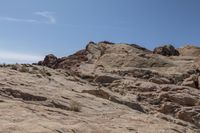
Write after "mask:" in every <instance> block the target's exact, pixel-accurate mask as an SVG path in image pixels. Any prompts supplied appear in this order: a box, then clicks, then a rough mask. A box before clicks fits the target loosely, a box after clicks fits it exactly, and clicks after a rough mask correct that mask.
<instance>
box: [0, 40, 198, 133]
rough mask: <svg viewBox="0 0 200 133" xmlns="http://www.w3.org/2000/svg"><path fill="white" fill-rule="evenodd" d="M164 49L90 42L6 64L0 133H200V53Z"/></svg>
mask: <svg viewBox="0 0 200 133" xmlns="http://www.w3.org/2000/svg"><path fill="white" fill-rule="evenodd" d="M191 47H192V48H191ZM166 49H167V51H166ZM166 49H165V48H163V47H162V48H158V49H156V50H155V51H154V52H152V51H150V50H148V49H146V48H143V47H141V46H139V45H136V44H123V43H119V44H114V43H111V42H108V41H103V42H100V43H95V42H90V43H89V44H88V45H87V46H86V48H85V49H82V50H80V51H78V52H76V53H75V54H72V55H70V56H67V57H62V58H58V57H56V56H54V55H51V54H50V55H47V56H46V57H45V58H44V61H40V62H39V63H38V64H34V65H30V64H16V65H1V67H0V77H1V78H0V133H12V132H14V133H68V132H69V133H70V132H71V133H94V132H95V133H96V132H99V133H126V132H127V133H128V132H133V133H200V63H199V54H197V53H198V52H196V51H198V50H199V49H200V48H199V47H196V46H195V47H194V46H190V47H189V46H187V47H183V48H179V49H178V51H179V53H180V55H179V54H178V52H177V50H176V49H175V48H174V47H173V46H171V45H170V46H167V47H166ZM160 50H161V51H160ZM189 53H191V54H189Z"/></svg>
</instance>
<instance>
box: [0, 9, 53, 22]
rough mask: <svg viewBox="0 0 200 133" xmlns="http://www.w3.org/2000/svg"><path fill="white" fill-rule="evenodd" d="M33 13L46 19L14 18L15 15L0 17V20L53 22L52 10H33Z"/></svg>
mask: <svg viewBox="0 0 200 133" xmlns="http://www.w3.org/2000/svg"><path fill="white" fill-rule="evenodd" d="M33 14H34V15H37V16H41V17H43V18H45V19H46V20H40V19H25V18H15V17H0V21H9V22H23V23H46V24H55V23H56V19H55V17H54V16H53V14H54V13H53V12H48V11H42V12H34V13H33Z"/></svg>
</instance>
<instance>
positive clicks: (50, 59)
mask: <svg viewBox="0 0 200 133" xmlns="http://www.w3.org/2000/svg"><path fill="white" fill-rule="evenodd" d="M56 61H57V57H56V56H55V55H53V54H50V55H47V56H46V57H45V58H44V61H43V62H39V63H38V64H42V65H44V66H47V67H51V68H53V67H54V66H55V64H56Z"/></svg>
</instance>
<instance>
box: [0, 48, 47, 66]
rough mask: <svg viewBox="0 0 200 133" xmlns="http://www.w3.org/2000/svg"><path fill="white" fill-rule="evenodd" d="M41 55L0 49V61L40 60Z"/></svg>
mask: <svg viewBox="0 0 200 133" xmlns="http://www.w3.org/2000/svg"><path fill="white" fill-rule="evenodd" d="M42 59H43V56H39V55H31V54H24V53H13V52H8V51H0V61H1V62H13V63H22V62H24V63H25V62H29V63H32V62H38V61H39V60H42Z"/></svg>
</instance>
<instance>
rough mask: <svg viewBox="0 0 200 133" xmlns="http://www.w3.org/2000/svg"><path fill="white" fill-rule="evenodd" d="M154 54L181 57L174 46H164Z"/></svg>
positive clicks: (158, 48) (155, 50) (156, 49)
mask: <svg viewBox="0 0 200 133" xmlns="http://www.w3.org/2000/svg"><path fill="white" fill-rule="evenodd" d="M153 53H154V54H160V55H164V56H179V55H180V53H179V52H178V50H176V49H175V48H174V46H172V45H164V46H161V47H157V48H155V49H154V51H153Z"/></svg>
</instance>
